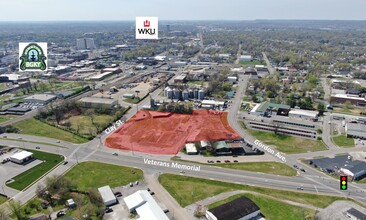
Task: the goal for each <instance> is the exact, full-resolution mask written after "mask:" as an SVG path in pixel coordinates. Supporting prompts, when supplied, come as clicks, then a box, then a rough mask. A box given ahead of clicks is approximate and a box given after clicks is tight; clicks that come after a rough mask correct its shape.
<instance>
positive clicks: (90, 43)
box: [76, 38, 96, 50]
mask: <svg viewBox="0 0 366 220" xmlns="http://www.w3.org/2000/svg"><path fill="white" fill-rule="evenodd" d="M76 48H77V49H78V50H91V49H95V48H96V47H95V43H94V39H93V38H80V39H76Z"/></svg>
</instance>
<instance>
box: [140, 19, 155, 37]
mask: <svg viewBox="0 0 366 220" xmlns="http://www.w3.org/2000/svg"><path fill="white" fill-rule="evenodd" d="M144 27H145V28H139V29H137V31H138V32H139V34H149V35H154V34H155V28H154V29H153V28H146V27H150V21H149V20H146V21H144Z"/></svg>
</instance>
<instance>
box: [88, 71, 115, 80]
mask: <svg viewBox="0 0 366 220" xmlns="http://www.w3.org/2000/svg"><path fill="white" fill-rule="evenodd" d="M111 75H113V72H104V73H98V74H96V75H93V76H91V77H88V78H86V79H87V80H90V81H100V80H103V79H105V78H107V77H109V76H111Z"/></svg>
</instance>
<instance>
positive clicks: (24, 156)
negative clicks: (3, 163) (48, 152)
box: [10, 151, 33, 164]
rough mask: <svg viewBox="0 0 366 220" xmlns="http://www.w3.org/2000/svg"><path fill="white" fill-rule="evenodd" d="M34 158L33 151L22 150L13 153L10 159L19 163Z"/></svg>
mask: <svg viewBox="0 0 366 220" xmlns="http://www.w3.org/2000/svg"><path fill="white" fill-rule="evenodd" d="M32 158H33V153H32V152H28V151H20V152H19V153H16V154H13V155H12V156H11V157H10V161H12V162H14V163H17V164H22V163H24V162H26V161H29V160H31V159H32Z"/></svg>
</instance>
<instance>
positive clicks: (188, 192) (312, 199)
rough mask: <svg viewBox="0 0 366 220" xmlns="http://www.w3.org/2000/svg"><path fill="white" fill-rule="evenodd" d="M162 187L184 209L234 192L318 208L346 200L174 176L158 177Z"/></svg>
mask: <svg viewBox="0 0 366 220" xmlns="http://www.w3.org/2000/svg"><path fill="white" fill-rule="evenodd" d="M159 181H160V184H162V186H164V188H165V189H166V190H167V191H168V192H169V193H170V195H172V196H173V197H174V198H175V200H176V201H177V202H178V203H179V204H180V205H181V206H182V207H185V206H187V205H190V204H192V203H194V202H197V201H200V200H203V199H206V198H208V197H212V196H215V195H218V194H220V193H223V192H228V191H234V190H247V191H253V192H257V193H261V194H263V195H267V196H271V197H274V198H278V199H282V200H289V201H294V202H297V203H301V204H306V205H312V206H316V207H319V208H324V207H327V206H328V205H329V204H331V203H332V202H334V201H336V200H343V199H346V198H342V197H336V196H324V195H315V194H310V193H302V192H293V191H283V190H278V189H270V188H264V187H257V186H248V185H240V184H235V183H228V182H221V181H215V180H207V179H202V178H195V177H189V176H182V175H174V174H162V175H160V176H159Z"/></svg>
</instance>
